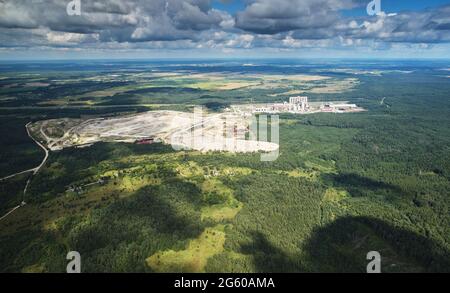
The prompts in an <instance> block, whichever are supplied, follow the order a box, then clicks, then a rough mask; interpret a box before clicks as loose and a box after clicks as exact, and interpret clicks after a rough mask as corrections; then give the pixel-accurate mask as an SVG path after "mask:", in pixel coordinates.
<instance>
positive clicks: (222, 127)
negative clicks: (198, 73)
mask: <svg viewBox="0 0 450 293" xmlns="http://www.w3.org/2000/svg"><path fill="white" fill-rule="evenodd" d="M249 122H250V121H249V119H248V118H245V117H244V116H241V115H236V114H232V113H221V114H205V113H203V114H202V115H199V113H196V115H194V114H193V113H186V112H177V111H150V112H145V113H139V114H134V115H128V116H122V117H114V118H96V119H89V120H80V119H56V120H47V121H39V122H36V123H35V124H34V125H32V130H33V132H34V133H35V134H36V135H37V136H38V137H39V139H41V140H42V141H43V143H45V144H46V145H47V147H48V148H49V149H50V150H52V151H56V150H61V149H63V148H67V147H81V146H86V145H90V144H93V143H96V142H100V141H105V142H108V141H110V142H112V141H114V142H129V143H134V142H135V141H136V140H139V139H144V138H150V137H151V138H154V139H155V140H159V141H162V142H164V143H166V144H170V145H172V146H174V148H175V149H194V150H199V151H229V152H257V151H263V152H272V151H276V150H278V148H279V145H278V144H276V143H272V142H264V141H261V142H260V141H256V140H246V139H245V133H246V131H247V127H248V125H249ZM49 133H59V135H58V136H57V137H55V136H50V135H49Z"/></svg>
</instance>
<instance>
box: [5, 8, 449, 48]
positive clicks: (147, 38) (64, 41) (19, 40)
mask: <svg viewBox="0 0 450 293" xmlns="http://www.w3.org/2000/svg"><path fill="white" fill-rule="evenodd" d="M212 1H213V0H109V1H104V0H90V1H87V0H81V3H82V9H81V10H82V14H81V16H68V15H67V13H66V6H67V4H68V3H69V0H0V47H4V48H13V47H37V46H47V47H57V48H61V47H67V48H75V47H78V48H105V49H108V48H113V49H117V48H123V49H138V50H141V49H142V50H144V49H145V48H158V49H164V48H168V49H177V48H188V49H194V48H197V49H201V48H210V49H220V50H222V51H227V52H233V49H251V48H281V49H288V48H293V49H295V48H311V47H319V48H323V47H325V48H326V47H332V48H335V47H352V46H365V45H369V46H372V47H377V48H388V47H392V46H393V45H394V44H398V43H407V44H418V46H419V47H420V48H422V47H423V48H426V47H428V46H429V45H430V44H435V43H448V42H450V5H447V6H442V7H440V8H435V9H428V10H422V11H418V12H403V13H398V14H385V13H381V14H380V15H378V16H362V17H356V18H355V17H346V16H344V14H343V13H342V12H343V10H347V9H353V8H356V7H360V8H361V9H364V6H365V5H367V3H368V2H369V1H368V0H276V1H275V0H247V1H245V3H246V5H245V7H244V8H243V9H241V11H237V12H236V13H235V14H233V15H231V14H230V13H229V12H227V11H224V10H219V9H216V8H214V5H213V2H212ZM235 1H236V0H235ZM222 2H223V3H225V4H223V5H226V3H228V2H227V1H222Z"/></svg>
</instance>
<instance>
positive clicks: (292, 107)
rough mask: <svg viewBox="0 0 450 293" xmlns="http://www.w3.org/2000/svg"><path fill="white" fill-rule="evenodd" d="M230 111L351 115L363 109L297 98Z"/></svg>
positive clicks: (354, 105) (233, 108) (343, 104)
mask: <svg viewBox="0 0 450 293" xmlns="http://www.w3.org/2000/svg"><path fill="white" fill-rule="evenodd" d="M231 109H232V110H233V111H234V112H238V113H243V114H255V113H267V114H276V113H293V114H312V113H320V112H324V113H351V112H361V111H365V109H363V108H361V107H358V106H357V105H356V104H349V103H348V102H345V101H344V102H342V101H339V102H311V103H310V102H308V97H306V96H297V97H290V98H289V102H286V101H285V102H283V103H270V104H250V105H233V106H231Z"/></svg>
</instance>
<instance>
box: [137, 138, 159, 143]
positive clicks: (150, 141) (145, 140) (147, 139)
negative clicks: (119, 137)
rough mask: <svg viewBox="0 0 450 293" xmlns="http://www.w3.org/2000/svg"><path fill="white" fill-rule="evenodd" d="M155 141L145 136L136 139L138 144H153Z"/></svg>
mask: <svg viewBox="0 0 450 293" xmlns="http://www.w3.org/2000/svg"><path fill="white" fill-rule="evenodd" d="M154 142H155V139H153V138H143V139H139V140H136V142H135V143H136V144H152V143H154Z"/></svg>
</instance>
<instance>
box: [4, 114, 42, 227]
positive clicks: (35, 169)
mask: <svg viewBox="0 0 450 293" xmlns="http://www.w3.org/2000/svg"><path fill="white" fill-rule="evenodd" d="M30 124H31V122H28V123H27V125H25V128H26V130H27V134H28V137H29V138H31V139H32V140H33V141H34V142H35V143H36V144H37V145H38V146H39V147H40V148H41V149H43V150H44V152H45V157H44V159H43V160H42V162H41V164H39V166H37V167H35V168H32V169H28V170H25V171H21V172H17V173H14V174H12V175H8V176H6V177H3V178H0V181H4V180H7V179H10V178H13V177H15V176H17V175H21V174H26V173H30V172H33V174H32V176H30V178H28V180H27V183H26V184H25V188H24V189H23V195H24V196H25V194H26V193H27V190H28V186H29V185H30V183H31V179H32V178H33V176H34V175H36V174H37V173H38V172H39V170H41V168H42V167H43V166H44V164H45V162H47V159H48V150H47V148H46V147H45V146H43V145H42V144H41V143H40V142H39V141H37V140H36V139H35V138H34V137H33V136H32V135H31V133H30V130H29V129H28V126H29V125H30ZM24 205H26V202H25V201H22V203H21V204H20V205H18V206H16V207H15V208H13V209H12V210H10V211H9V212H8V213H6V214H5V215H4V216H2V217H0V221H1V220H3V219H5V218H6V217H7V216H9V215H10V214H12V213H13V212H14V211H16V210H17V209H19V208H21V207H22V206H24Z"/></svg>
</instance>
